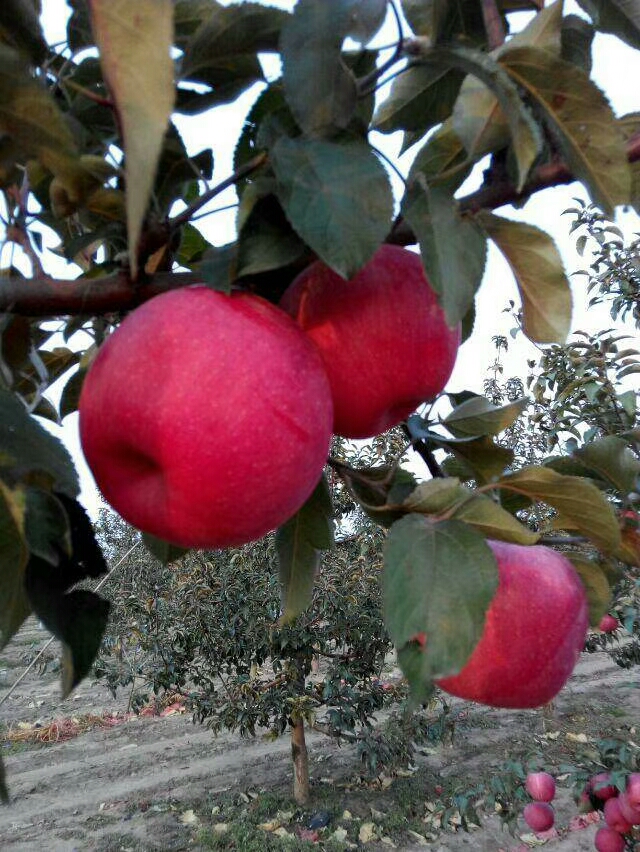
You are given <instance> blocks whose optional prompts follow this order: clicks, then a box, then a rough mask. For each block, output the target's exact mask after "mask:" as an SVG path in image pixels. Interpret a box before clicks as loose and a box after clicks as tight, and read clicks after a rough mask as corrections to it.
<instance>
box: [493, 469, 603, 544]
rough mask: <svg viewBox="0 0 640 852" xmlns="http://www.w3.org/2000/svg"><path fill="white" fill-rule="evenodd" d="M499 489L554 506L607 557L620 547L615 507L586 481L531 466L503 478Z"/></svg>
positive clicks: (500, 480) (496, 484)
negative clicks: (506, 489) (508, 490)
mask: <svg viewBox="0 0 640 852" xmlns="http://www.w3.org/2000/svg"><path fill="white" fill-rule="evenodd" d="M495 486H496V488H509V489H510V490H512V491H516V492H517V493H519V494H525V495H527V496H528V497H533V498H535V499H536V500H541V501H542V502H544V503H548V504H549V505H550V506H553V508H554V509H557V510H558V511H559V512H560V513H561V514H562V515H564V516H566V518H567V519H568V520H569V521H570V522H571V523H572V524H573V525H574V528H575V529H577V530H579V531H580V532H581V533H582V535H584V536H586V537H587V538H588V539H590V540H591V541H593V542H594V543H595V544H596V545H597V546H598V547H599V548H600V549H601V550H602V551H603V552H605V553H610V552H612V551H614V550H616V548H617V547H619V545H620V529H619V527H618V523H617V520H616V516H615V514H614V511H613V508H612V506H611V504H610V503H608V502H607V499H606V497H604V496H603V494H602V493H601V492H600V490H599V489H598V488H597V487H596V486H595V485H594V484H593V483H592V482H589V481H588V480H586V479H582V478H581V477H578V476H563V475H562V474H561V473H556V471H554V470H550V469H549V468H544V467H537V466H530V467H523V468H522V469H521V470H519V471H516V472H515V473H510V474H507V475H506V476H503V477H502V478H501V479H499V480H498V481H497V482H496V483H495Z"/></svg>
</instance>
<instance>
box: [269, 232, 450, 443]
mask: <svg viewBox="0 0 640 852" xmlns="http://www.w3.org/2000/svg"><path fill="white" fill-rule="evenodd" d="M281 305H282V307H283V308H284V309H285V310H286V311H288V312H289V313H290V314H291V315H292V316H293V317H294V318H295V319H296V321H297V322H298V324H299V325H300V327H301V328H302V329H303V330H304V331H305V332H306V333H307V334H308V336H309V337H310V338H311V340H313V342H314V343H315V344H316V346H317V347H318V349H319V350H320V354H321V355H322V358H323V360H324V363H325V366H326V368H327V373H328V375H329V381H330V383H331V391H332V394H333V403H334V416H335V420H334V427H333V429H334V432H335V433H336V434H337V435H342V436H344V437H346V438H368V437H371V436H372V435H378V434H380V433H381V432H384V431H385V430H386V429H389V428H391V426H395V425H396V424H397V423H400V421H401V420H404V419H405V417H407V416H408V415H409V414H411V412H412V411H415V409H416V408H417V407H418V405H420V403H422V402H425V401H426V400H429V399H432V398H433V397H435V396H436V395H437V394H438V393H440V391H441V390H442V389H443V387H444V386H445V384H446V383H447V380H448V379H449V376H450V375H451V371H452V370H453V365H454V363H455V360H456V354H457V351H458V346H459V345H460V328H459V327H456V328H450V327H449V326H448V325H447V323H446V320H445V316H444V312H443V311H442V309H441V308H440V306H439V305H438V302H437V300H436V296H435V293H434V291H433V290H432V289H431V286H430V285H429V283H428V282H427V279H426V277H425V274H424V271H423V268H422V263H421V261H420V258H419V256H418V255H416V254H414V253H412V252H409V251H407V250H406V249H403V248H399V247H398V246H390V245H383V246H382V247H381V248H380V249H378V251H377V252H376V254H375V255H374V256H373V258H372V260H370V261H369V263H368V264H367V265H366V266H364V267H363V268H362V269H361V270H360V271H359V272H358V273H357V275H356V276H355V277H354V278H353V279H352V280H351V281H345V280H344V279H342V278H340V276H339V275H337V274H336V273H335V272H333V271H332V270H331V269H329V267H328V266H325V264H324V263H321V262H319V261H318V262H316V263H312V264H311V265H310V266H309V267H307V269H305V271H304V272H302V273H301V274H300V275H299V276H298V277H297V278H296V280H295V281H294V282H293V283H292V284H291V286H290V287H289V289H288V290H287V291H286V293H285V294H284V296H283V298H282V301H281Z"/></svg>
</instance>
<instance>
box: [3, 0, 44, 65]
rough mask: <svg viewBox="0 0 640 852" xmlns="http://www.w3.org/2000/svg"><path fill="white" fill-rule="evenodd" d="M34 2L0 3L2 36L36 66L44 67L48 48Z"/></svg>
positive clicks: (7, 1)
mask: <svg viewBox="0 0 640 852" xmlns="http://www.w3.org/2000/svg"><path fill="white" fill-rule="evenodd" d="M36 8H37V7H36V3H34V0H4V2H2V3H0V34H1V35H2V41H5V42H9V43H10V44H13V45H14V46H15V47H17V48H18V49H19V50H21V51H23V52H24V53H26V54H27V56H29V58H30V59H31V61H32V62H33V63H34V65H42V63H43V62H44V61H45V59H46V57H47V52H48V46H47V42H46V40H45V37H44V34H43V32H42V27H41V26H40V21H39V20H38V13H37V11H36Z"/></svg>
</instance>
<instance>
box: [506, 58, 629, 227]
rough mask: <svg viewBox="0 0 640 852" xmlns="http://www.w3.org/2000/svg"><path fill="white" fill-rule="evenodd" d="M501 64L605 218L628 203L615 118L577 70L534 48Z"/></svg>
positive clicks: (625, 168)
mask: <svg viewBox="0 0 640 852" xmlns="http://www.w3.org/2000/svg"><path fill="white" fill-rule="evenodd" d="M500 63H501V65H503V67H504V68H505V69H506V70H507V71H508V73H509V74H510V76H511V78H512V79H513V81H514V82H515V83H517V84H518V86H520V87H521V88H522V89H524V90H525V91H526V92H527V93H528V95H529V97H530V98H531V99H532V100H533V102H534V103H535V104H536V106H537V107H538V109H539V110H541V112H542V115H543V116H544V119H545V121H546V123H547V125H548V127H549V129H550V130H551V132H552V133H553V136H554V140H555V142H556V144H557V145H558V147H559V150H560V153H561V154H562V156H563V157H564V159H565V161H566V163H567V165H568V167H569V168H570V169H571V171H572V172H573V174H574V175H575V177H576V179H577V180H580V181H582V183H584V185H585V186H586V188H587V189H588V191H589V193H590V194H591V197H592V199H593V200H594V202H595V203H596V204H597V205H598V206H599V207H600V208H601V209H602V210H603V211H604V212H605V213H607V214H608V215H610V216H611V215H613V210H614V208H615V207H616V206H617V205H619V204H627V203H628V202H629V198H630V186H631V178H630V170H629V165H628V162H627V154H626V149H625V145H624V140H623V138H622V134H621V132H620V128H619V126H618V124H617V122H616V117H615V114H614V113H613V110H612V109H611V107H610V105H609V103H608V101H607V99H606V98H605V96H604V95H603V94H602V92H601V91H600V89H598V88H597V86H596V85H595V84H594V83H593V82H592V81H591V80H590V79H589V78H588V77H587V75H586V74H585V73H584V71H582V70H581V69H580V68H578V67H577V66H575V65H572V64H570V63H569V62H564V61H562V60H561V59H555V58H554V57H553V56H551V54H550V53H548V52H547V51H543V50H536V49H535V48H532V47H516V48H513V49H509V50H505V52H504V53H503V54H502V56H501V57H500Z"/></svg>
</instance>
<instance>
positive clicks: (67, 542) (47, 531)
mask: <svg viewBox="0 0 640 852" xmlns="http://www.w3.org/2000/svg"><path fill="white" fill-rule="evenodd" d="M26 496H27V512H26V517H25V534H26V537H27V542H28V545H29V551H30V552H31V554H33V555H35V556H39V557H40V558H41V559H44V560H45V561H47V562H50V563H51V564H52V565H58V564H59V561H60V551H61V550H62V551H64V552H65V553H66V554H67V555H70V554H71V531H70V529H69V522H68V520H67V515H66V513H65V511H64V508H63V506H62V504H61V502H60V501H59V500H58V499H57V497H55V495H53V494H51V493H50V492H49V491H43V490H42V489H40V488H27V493H26Z"/></svg>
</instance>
